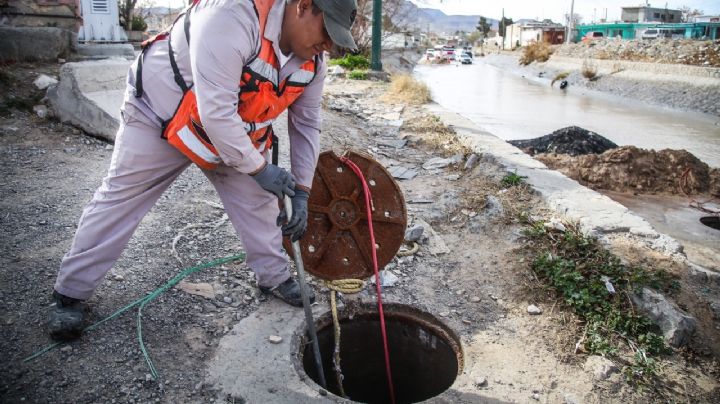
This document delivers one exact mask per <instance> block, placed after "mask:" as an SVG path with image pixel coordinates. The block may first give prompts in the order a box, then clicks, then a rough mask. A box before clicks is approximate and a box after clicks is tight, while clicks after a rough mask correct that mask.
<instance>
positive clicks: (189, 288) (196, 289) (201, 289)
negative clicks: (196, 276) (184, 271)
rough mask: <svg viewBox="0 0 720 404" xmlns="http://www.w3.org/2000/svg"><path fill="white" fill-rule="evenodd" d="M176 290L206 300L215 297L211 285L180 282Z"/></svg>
mask: <svg viewBox="0 0 720 404" xmlns="http://www.w3.org/2000/svg"><path fill="white" fill-rule="evenodd" d="M176 288H178V289H180V290H182V291H183V292H186V293H190V294H191V295H196V296H202V297H204V298H206V299H212V298H214V297H215V289H214V288H213V287H212V285H211V284H209V283H191V282H187V281H180V283H178V284H177V286H176Z"/></svg>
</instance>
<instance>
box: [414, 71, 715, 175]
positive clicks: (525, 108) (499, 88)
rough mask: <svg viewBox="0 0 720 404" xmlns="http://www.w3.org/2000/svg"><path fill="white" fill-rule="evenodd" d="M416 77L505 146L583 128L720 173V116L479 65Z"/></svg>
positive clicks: (437, 98) (445, 104)
mask: <svg viewBox="0 0 720 404" xmlns="http://www.w3.org/2000/svg"><path fill="white" fill-rule="evenodd" d="M414 74H415V76H416V77H418V78H419V79H421V80H423V81H424V82H425V83H427V84H428V85H429V86H430V89H431V90H432V94H433V99H434V100H435V101H436V102H438V103H439V104H440V105H442V106H443V107H445V108H447V109H449V110H451V111H454V112H457V113H459V114H460V115H463V116H465V117H466V118H468V119H470V120H472V121H473V122H475V124H477V125H478V126H480V127H481V128H483V129H485V130H487V131H488V132H490V133H492V134H494V135H496V136H498V137H500V138H502V139H505V140H512V139H529V138H535V137H538V136H543V135H547V134H549V133H551V132H553V131H555V130H557V129H560V128H563V127H566V126H571V125H576V126H580V127H583V128H585V129H588V130H591V131H594V132H597V133H598V134H600V135H602V136H605V137H606V138H608V139H610V140H612V141H613V142H615V143H617V144H618V145H621V146H622V145H634V146H638V147H641V148H645V149H656V150H660V149H666V148H670V149H686V150H688V151H689V152H691V153H693V154H694V155H695V156H697V157H698V158H699V159H701V160H702V161H704V162H706V163H707V164H709V165H710V166H711V167H720V118H713V117H711V116H709V115H703V114H699V113H698V114H696V113H689V112H679V111H673V110H669V109H662V108H658V107H650V106H645V105H641V104H639V103H634V102H632V101H629V100H621V99H620V98H617V97H613V96H609V95H604V94H599V93H594V94H593V95H592V96H590V95H582V94H579V93H581V92H583V91H582V90H581V89H578V88H571V89H570V91H569V92H565V91H561V90H559V89H558V88H557V85H556V86H555V88H550V86H549V85H548V84H544V83H543V84H540V83H536V82H531V81H529V80H526V79H524V78H522V77H520V76H517V75H516V74H513V73H511V72H505V71H503V70H500V69H498V68H496V67H494V66H490V65H488V64H485V63H481V62H478V61H477V60H476V62H475V64H473V65H445V66H422V65H420V66H417V67H416V68H415V73H414Z"/></svg>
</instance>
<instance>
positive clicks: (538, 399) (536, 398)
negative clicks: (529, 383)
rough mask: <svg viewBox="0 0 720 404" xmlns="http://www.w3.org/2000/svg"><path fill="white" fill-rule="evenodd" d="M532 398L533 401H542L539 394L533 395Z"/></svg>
mask: <svg viewBox="0 0 720 404" xmlns="http://www.w3.org/2000/svg"><path fill="white" fill-rule="evenodd" d="M532 398H533V400H537V401H540V394H538V393H533V395H532Z"/></svg>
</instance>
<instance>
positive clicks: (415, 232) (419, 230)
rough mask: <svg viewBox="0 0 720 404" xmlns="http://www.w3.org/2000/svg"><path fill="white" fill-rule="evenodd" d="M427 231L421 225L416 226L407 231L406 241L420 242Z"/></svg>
mask: <svg viewBox="0 0 720 404" xmlns="http://www.w3.org/2000/svg"><path fill="white" fill-rule="evenodd" d="M424 231H425V227H423V226H422V225H420V224H416V225H414V226H413V227H411V228H409V229H407V230H405V241H407V242H413V241H420V239H421V238H422V236H423V232H424Z"/></svg>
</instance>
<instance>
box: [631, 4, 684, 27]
mask: <svg viewBox="0 0 720 404" xmlns="http://www.w3.org/2000/svg"><path fill="white" fill-rule="evenodd" d="M620 20H622V22H630V23H648V22H668V23H679V22H682V11H681V10H672V9H669V8H657V7H650V5H647V6H638V7H622V14H621V15H620Z"/></svg>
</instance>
